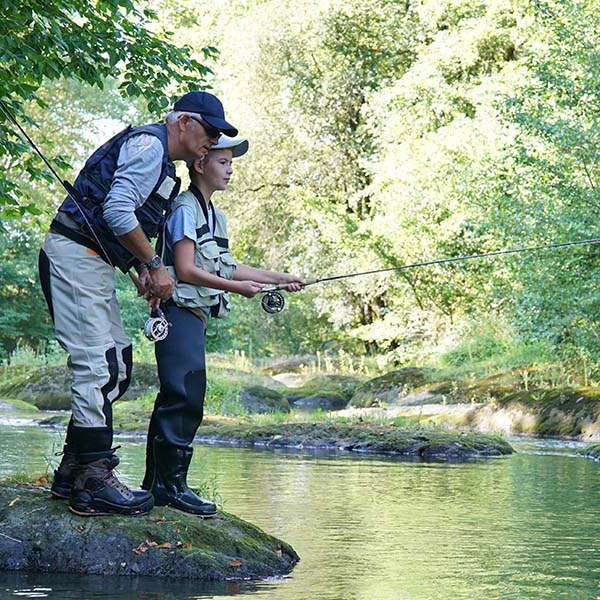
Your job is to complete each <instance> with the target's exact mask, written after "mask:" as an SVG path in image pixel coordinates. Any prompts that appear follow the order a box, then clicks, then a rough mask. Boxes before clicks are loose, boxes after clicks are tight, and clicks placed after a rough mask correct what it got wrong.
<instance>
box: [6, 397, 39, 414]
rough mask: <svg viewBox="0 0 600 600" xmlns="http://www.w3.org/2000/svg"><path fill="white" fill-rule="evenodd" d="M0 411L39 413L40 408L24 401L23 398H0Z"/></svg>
mask: <svg viewBox="0 0 600 600" xmlns="http://www.w3.org/2000/svg"><path fill="white" fill-rule="evenodd" d="M0 412H4V413H19V414H22V413H37V412H39V408H38V407H37V406H34V405H33V404H30V403H29V402H24V401H23V400H16V399H14V398H13V399H6V398H5V399H2V400H0Z"/></svg>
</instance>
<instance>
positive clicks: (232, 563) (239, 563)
mask: <svg viewBox="0 0 600 600" xmlns="http://www.w3.org/2000/svg"><path fill="white" fill-rule="evenodd" d="M229 566H230V567H241V566H242V561H241V560H230V561H229Z"/></svg>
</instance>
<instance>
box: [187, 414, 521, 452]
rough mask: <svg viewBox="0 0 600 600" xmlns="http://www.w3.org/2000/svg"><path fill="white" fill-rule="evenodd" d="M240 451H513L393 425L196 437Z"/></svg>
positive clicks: (474, 437) (485, 440) (504, 445)
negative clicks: (273, 449)
mask: <svg viewBox="0 0 600 600" xmlns="http://www.w3.org/2000/svg"><path fill="white" fill-rule="evenodd" d="M196 439H197V440H198V441H201V442H211V443H214V442H223V443H228V444H233V445H236V446H250V447H252V446H258V447H267V448H322V449H329V450H332V449H334V450H348V451H352V452H369V453H375V454H398V455H404V456H412V457H420V458H423V459H428V458H435V459H436V460H440V459H442V460H443V459H446V458H447V459H454V460H456V459H466V458H474V457H486V456H502V455H505V454H511V453H513V452H514V450H513V449H512V447H511V446H510V444H508V442H506V441H505V440H504V439H502V438H500V437H498V436H496V435H486V434H477V433H471V432H469V433H465V432H451V431H441V430H439V431H427V432H423V431H417V430H409V429H401V428H399V427H396V426H395V425H393V424H391V423H368V422H362V421H360V420H359V421H355V422H353V423H350V422H347V421H343V422H342V421H339V422H338V421H333V420H327V421H322V422H316V423H305V422H299V423H277V424H271V425H253V424H250V425H248V424H244V425H233V424H217V425H202V426H201V427H200V429H199V431H198V436H197V438H196Z"/></svg>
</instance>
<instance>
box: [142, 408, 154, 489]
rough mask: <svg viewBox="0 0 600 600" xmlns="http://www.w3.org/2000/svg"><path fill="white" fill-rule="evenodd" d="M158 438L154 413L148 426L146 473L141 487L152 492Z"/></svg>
mask: <svg viewBox="0 0 600 600" xmlns="http://www.w3.org/2000/svg"><path fill="white" fill-rule="evenodd" d="M156 436H157V430H156V418H155V416H154V413H152V417H150V423H149V424H148V435H147V436H146V472H145V473H144V479H143V480H142V486H141V487H142V489H143V490H150V489H151V488H152V482H153V481H154V439H155V438H156Z"/></svg>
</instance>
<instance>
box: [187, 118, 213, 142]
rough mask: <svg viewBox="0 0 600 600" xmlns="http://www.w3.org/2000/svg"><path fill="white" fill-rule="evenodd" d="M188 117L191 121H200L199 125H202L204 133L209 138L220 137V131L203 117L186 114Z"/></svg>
mask: <svg viewBox="0 0 600 600" xmlns="http://www.w3.org/2000/svg"><path fill="white" fill-rule="evenodd" d="M187 116H188V117H189V118H190V119H192V121H196V123H200V125H202V128H203V129H204V131H205V132H206V135H207V136H208V137H209V138H217V139H218V138H220V137H221V131H220V130H219V129H217V128H216V127H213V126H212V125H209V124H208V123H207V122H206V121H205V120H204V119H201V118H200V117H192V115H187Z"/></svg>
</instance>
